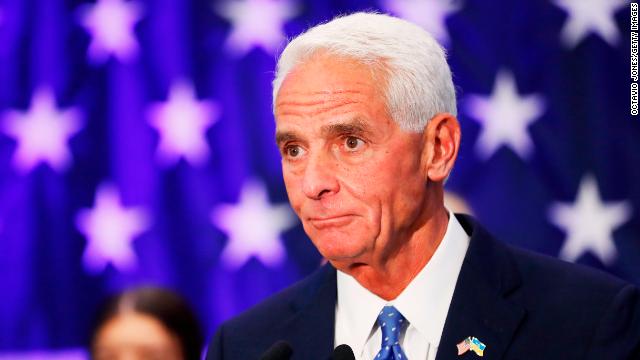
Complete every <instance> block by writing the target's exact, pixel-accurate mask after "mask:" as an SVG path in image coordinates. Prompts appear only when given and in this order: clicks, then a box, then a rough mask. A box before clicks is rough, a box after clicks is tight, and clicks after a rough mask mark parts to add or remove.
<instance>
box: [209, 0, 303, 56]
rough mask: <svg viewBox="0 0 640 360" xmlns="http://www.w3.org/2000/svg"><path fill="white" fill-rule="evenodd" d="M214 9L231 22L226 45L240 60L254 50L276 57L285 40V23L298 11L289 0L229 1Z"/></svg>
mask: <svg viewBox="0 0 640 360" xmlns="http://www.w3.org/2000/svg"><path fill="white" fill-rule="evenodd" d="M214 9H215V11H216V12H217V13H218V14H219V15H220V16H222V17H224V18H225V19H227V20H228V21H229V22H231V26H232V30H231V34H230V35H229V36H228V37H227V40H226V41H225V44H224V46H225V48H226V50H227V51H228V52H230V53H231V54H232V55H234V56H237V57H241V56H244V55H246V54H247V53H248V52H249V51H250V50H251V49H253V48H254V47H261V48H262V49H263V50H264V51H265V52H266V53H268V54H274V53H275V52H276V51H277V49H278V47H279V46H280V45H281V44H282V43H283V42H284V40H285V34H284V30H283V27H284V23H285V22H287V21H288V20H290V19H292V18H293V17H295V16H296V15H297V14H298V12H299V10H298V7H297V6H296V5H295V4H293V3H292V2H290V1H288V0H227V1H225V2H223V3H222V4H219V5H216V6H215V7H214Z"/></svg>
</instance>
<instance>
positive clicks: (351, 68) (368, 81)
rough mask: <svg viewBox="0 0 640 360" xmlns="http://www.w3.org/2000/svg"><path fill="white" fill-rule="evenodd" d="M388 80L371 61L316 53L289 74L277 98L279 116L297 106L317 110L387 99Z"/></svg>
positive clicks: (312, 110) (276, 111) (276, 113)
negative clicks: (370, 63) (386, 85)
mask: <svg viewBox="0 0 640 360" xmlns="http://www.w3.org/2000/svg"><path fill="white" fill-rule="evenodd" d="M384 84H385V81H384V80H383V77H382V76H381V74H379V73H376V71H375V69H374V68H372V66H369V65H368V64H364V63H362V62H360V61H358V60H355V59H352V58H348V57H344V56H337V55H333V54H328V53H320V54H316V55H314V56H313V57H310V58H308V59H306V60H305V61H304V62H301V63H300V64H298V65H296V67H294V68H293V69H292V70H291V71H290V72H289V74H287V76H286V77H285V79H284V81H283V83H282V86H281V87H280V89H279V91H278V93H277V95H276V99H275V108H274V110H275V115H276V120H277V119H278V118H279V117H281V116H283V115H287V114H289V113H290V112H291V111H292V110H294V109H298V110H301V109H307V110H309V111H311V112H312V113H313V112H314V111H322V110H323V109H324V107H333V106H340V105H341V104H349V103H356V102H359V101H371V100H375V101H382V102H384V89H383V88H384Z"/></svg>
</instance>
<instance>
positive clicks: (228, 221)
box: [211, 181, 297, 269]
mask: <svg viewBox="0 0 640 360" xmlns="http://www.w3.org/2000/svg"><path fill="white" fill-rule="evenodd" d="M211 221H212V222H213V224H214V225H215V226H216V227H217V228H219V229H220V230H222V231H223V232H225V233H226V234H227V236H228V241H227V244H226V246H225V248H224V250H223V251H222V254H221V257H220V258H221V260H222V263H223V265H224V266H226V267H227V268H229V269H238V268H240V267H242V266H243V265H244V264H245V263H246V262H247V261H249V259H250V258H251V257H252V256H255V257H256V258H258V259H259V260H260V261H261V262H262V263H263V264H264V265H266V266H268V267H274V266H277V265H279V264H281V263H282V262H283V261H284V259H285V257H286V252H285V248H284V246H283V245H282V240H281V239H280V233H281V232H283V231H285V230H287V229H289V228H291V227H293V226H294V225H295V224H296V222H297V220H296V217H295V216H294V215H293V213H292V211H291V208H290V207H289V205H288V204H283V205H273V206H272V205H270V204H269V198H268V196H267V191H266V189H265V187H264V185H263V184H262V183H260V182H257V181H248V182H247V183H246V184H245V185H244V187H243V189H242V193H241V195H240V200H239V202H238V204H236V205H219V206H217V207H216V208H215V209H214V210H213V211H212V212H211Z"/></svg>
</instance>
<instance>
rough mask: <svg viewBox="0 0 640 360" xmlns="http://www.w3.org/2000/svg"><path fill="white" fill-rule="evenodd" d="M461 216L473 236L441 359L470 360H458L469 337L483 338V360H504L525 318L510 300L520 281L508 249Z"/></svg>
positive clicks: (440, 354) (456, 294) (439, 355)
mask: <svg viewBox="0 0 640 360" xmlns="http://www.w3.org/2000/svg"><path fill="white" fill-rule="evenodd" d="M457 217H458V220H459V221H460V223H461V224H462V226H463V227H464V228H465V230H466V231H467V233H469V234H471V241H470V243H469V249H468V250H467V254H466V256H465V259H464V262H463V264H462V268H461V270H460V275H459V277H458V281H457V284H456V288H455V291H454V294H453V299H452V301H451V305H450V307H449V312H448V315H447V320H446V322H445V325H444V329H443V333H442V338H441V339H440V345H439V346H438V355H437V357H436V359H437V360H453V359H469V358H470V357H469V356H468V355H467V356H458V351H457V347H456V344H458V343H459V342H460V341H462V340H464V339H465V338H467V337H469V336H472V337H476V338H478V340H480V341H481V342H482V343H484V344H485V345H486V348H485V350H484V356H483V357H482V359H487V360H493V359H501V358H502V356H503V354H504V352H505V351H506V349H507V346H508V344H509V343H510V341H511V338H512V337H513V334H514V332H515V331H516V329H517V328H518V325H519V324H520V322H521V321H522V319H523V318H524V315H525V310H524V309H523V308H522V307H521V306H519V305H517V304H515V303H513V302H510V301H509V300H508V295H509V294H510V293H512V292H513V290H515V289H516V288H517V287H518V286H519V284H520V277H519V275H518V271H517V268H516V266H515V264H514V263H513V260H512V258H511V255H510V253H509V252H508V249H507V248H506V247H505V246H504V245H502V244H500V243H498V242H497V241H495V240H493V239H492V237H491V235H489V234H488V233H487V232H486V231H485V230H484V229H482V228H481V227H480V226H479V225H478V224H477V223H475V222H474V221H473V220H472V219H471V218H470V217H467V216H463V215H462V216H461V215H458V216H457ZM472 355H473V357H476V356H475V354H472ZM478 359H480V358H479V357H478Z"/></svg>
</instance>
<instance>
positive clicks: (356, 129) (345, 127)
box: [321, 118, 371, 137]
mask: <svg viewBox="0 0 640 360" xmlns="http://www.w3.org/2000/svg"><path fill="white" fill-rule="evenodd" d="M370 131H371V128H370V126H369V125H368V124H367V123H366V122H365V121H363V120H362V119H360V118H353V119H351V120H348V121H346V122H342V123H335V124H329V125H325V126H323V127H322V128H321V132H322V135H323V136H326V137H330V136H336V135H343V134H353V135H363V134H366V133H368V132H370Z"/></svg>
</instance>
